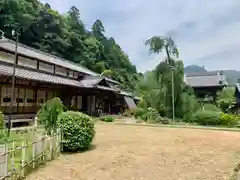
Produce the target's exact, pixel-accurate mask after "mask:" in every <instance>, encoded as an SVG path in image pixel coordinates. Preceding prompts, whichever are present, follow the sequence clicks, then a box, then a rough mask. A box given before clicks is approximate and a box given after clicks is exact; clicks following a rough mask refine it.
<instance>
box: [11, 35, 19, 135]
mask: <svg viewBox="0 0 240 180" xmlns="http://www.w3.org/2000/svg"><path fill="white" fill-rule="evenodd" d="M12 35H13V36H14V35H15V36H16V42H15V57H14V63H13V73H12V88H11V104H10V112H9V118H8V136H9V135H10V131H11V120H12V113H13V104H14V99H15V98H14V97H15V73H16V64H17V56H18V53H17V51H18V36H19V33H18V32H17V31H12Z"/></svg>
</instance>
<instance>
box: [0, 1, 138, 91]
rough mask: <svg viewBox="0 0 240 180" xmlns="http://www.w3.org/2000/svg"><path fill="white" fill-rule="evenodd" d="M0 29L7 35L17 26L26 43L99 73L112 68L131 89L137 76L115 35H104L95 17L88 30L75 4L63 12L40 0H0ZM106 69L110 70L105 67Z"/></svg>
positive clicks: (103, 29) (115, 75) (126, 87)
mask: <svg viewBox="0 0 240 180" xmlns="http://www.w3.org/2000/svg"><path fill="white" fill-rule="evenodd" d="M0 30H2V31H3V32H4V34H5V36H6V37H7V38H10V39H14V37H12V30H19V31H20V36H19V40H20V42H21V43H23V44H26V45H28V46H31V47H34V48H37V49H41V50H42V51H46V52H48V53H52V54H54V55H57V56H59V57H63V58H66V59H68V60H69V61H72V62H75V63H77V64H82V65H84V66H86V67H87V68H89V69H91V70H93V71H96V72H98V73H99V74H101V73H103V72H105V73H103V74H108V76H110V75H109V73H106V72H111V73H110V74H111V78H113V79H115V80H117V81H120V82H121V83H122V84H123V85H122V87H123V88H124V89H126V90H131V91H132V90H134V89H135V85H134V84H135V82H136V81H137V80H138V73H137V71H136V67H135V66H134V65H132V64H131V62H130V60H129V57H128V56H127V55H126V54H125V53H124V52H123V50H122V49H121V47H120V46H119V45H118V44H117V42H116V41H115V39H114V38H112V37H110V38H108V37H106V36H105V35H104V32H105V28H104V25H103V23H102V22H101V20H100V19H97V20H96V21H95V22H94V24H93V26H92V29H91V30H87V29H86V27H85V25H84V23H83V21H82V20H81V14H80V11H79V9H78V8H77V7H75V6H72V7H71V8H70V9H69V11H68V12H67V13H66V14H60V13H59V12H57V11H56V10H53V9H52V8H51V6H50V5H49V4H42V3H41V2H40V1H39V0H0ZM108 70H109V71H108Z"/></svg>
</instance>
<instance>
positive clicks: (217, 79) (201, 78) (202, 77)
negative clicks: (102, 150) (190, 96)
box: [186, 72, 227, 87]
mask: <svg viewBox="0 0 240 180" xmlns="http://www.w3.org/2000/svg"><path fill="white" fill-rule="evenodd" d="M186 83H187V84H188V85H189V86H191V87H209V86H225V85H227V82H226V77H225V76H224V75H223V74H221V73H219V72H208V73H201V74H199V73H198V74H190V75H186Z"/></svg>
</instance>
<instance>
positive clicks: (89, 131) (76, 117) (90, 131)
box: [58, 111, 95, 152]
mask: <svg viewBox="0 0 240 180" xmlns="http://www.w3.org/2000/svg"><path fill="white" fill-rule="evenodd" d="M58 122H59V124H60V125H61V128H62V134H63V149H64V151H71V152H76V151H81V150H86V149H88V148H89V147H90V146H91V143H92V140H93V138H94V135H95V130H94V122H93V120H92V118H91V117H90V116H88V115H86V114H84V113H81V112H75V111H67V112H62V113H61V114H60V115H59V117H58Z"/></svg>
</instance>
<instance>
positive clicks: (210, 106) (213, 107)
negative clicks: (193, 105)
mask: <svg viewBox="0 0 240 180" xmlns="http://www.w3.org/2000/svg"><path fill="white" fill-rule="evenodd" d="M203 107H204V110H205V111H218V112H221V110H220V109H219V108H218V107H217V106H216V105H214V104H210V103H205V104H203Z"/></svg>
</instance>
